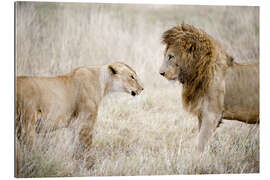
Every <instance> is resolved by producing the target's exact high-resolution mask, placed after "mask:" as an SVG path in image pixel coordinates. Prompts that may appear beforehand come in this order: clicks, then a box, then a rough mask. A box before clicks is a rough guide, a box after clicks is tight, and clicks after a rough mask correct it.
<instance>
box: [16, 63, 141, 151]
mask: <svg viewBox="0 0 270 180" xmlns="http://www.w3.org/2000/svg"><path fill="white" fill-rule="evenodd" d="M142 90H143V85H142V83H141V82H140V80H139V78H138V76H137V74H136V72H135V71H134V70H133V69H132V68H131V67H129V66H128V65H126V64H124V63H120V62H119V63H114V64H109V65H103V66H89V67H79V68H76V69H75V70H73V71H72V72H71V73H68V74H65V75H61V76H57V77H26V76H19V77H17V78H16V128H17V138H18V139H19V140H20V141H22V142H24V143H25V142H27V144H30V146H31V144H32V143H33V142H34V139H35V136H36V133H39V132H40V131H43V132H47V131H49V130H53V129H56V128H61V127H70V126H71V124H76V127H71V128H75V129H76V131H78V134H77V135H78V137H79V144H80V147H81V148H82V149H83V151H85V150H89V148H90V145H91V143H92V130H93V127H94V124H95V121H96V118H97V114H98V107H99V104H100V102H101V100H102V98H103V97H104V96H106V95H107V94H109V93H111V92H126V93H129V94H131V95H132V96H136V95H138V94H140V93H141V91H142ZM74 121H77V122H74Z"/></svg>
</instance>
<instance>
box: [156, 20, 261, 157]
mask: <svg viewBox="0 0 270 180" xmlns="http://www.w3.org/2000/svg"><path fill="white" fill-rule="evenodd" d="M162 43H163V44H165V45H166V48H165V52H164V60H163V64H162V65H161V67H160V70H159V73H160V75H162V76H164V77H165V78H166V79H168V80H171V81H178V82H179V83H180V84H182V87H183V88H182V104H183V107H184V109H185V110H186V111H188V112H190V113H191V114H193V115H195V116H197V117H198V128H199V134H198V138H197V148H198V150H199V151H200V152H203V150H204V147H205V144H206V143H207V141H208V139H209V138H210V136H211V135H212V133H213V132H214V131H215V129H216V128H217V127H219V125H220V123H221V122H222V119H228V120H239V121H242V122H245V123H251V124H255V123H258V122H259V61H254V62H249V63H242V64H240V63H237V62H235V61H234V59H233V57H232V56H230V55H229V54H228V53H226V52H225V50H224V49H223V48H222V47H221V45H220V44H219V43H218V42H216V41H215V40H214V39H213V38H212V37H211V36H210V35H208V34H207V33H205V32H204V31H202V30H199V29H197V28H195V27H193V26H191V25H188V24H181V25H179V26H176V27H173V28H171V29H169V30H167V31H166V32H164V33H163V35H162Z"/></svg>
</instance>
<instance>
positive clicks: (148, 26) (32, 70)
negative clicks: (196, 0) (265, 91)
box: [16, 2, 259, 177]
mask: <svg viewBox="0 0 270 180" xmlns="http://www.w3.org/2000/svg"><path fill="white" fill-rule="evenodd" d="M182 22H185V23H188V24H192V25H194V26H196V27H199V28H201V29H203V30H204V31H206V32H207V33H209V34H210V35H212V36H213V37H214V38H215V39H216V40H217V41H219V42H220V43H221V44H222V46H223V47H224V48H225V50H226V51H228V52H229V53H230V54H231V55H232V56H234V57H235V60H236V61H249V60H254V59H258V58H259V8H258V7H236V6H235V7H229V6H180V5H125V4H122V5H117V4H93V3H91V4H90V3H88V4H83V3H82V4H77V3H38V2H35V3H32V2H18V3H16V74H17V75H33V76H55V75H58V74H63V73H67V72H70V71H71V70H72V69H74V68H75V67H77V66H84V65H96V64H105V63H111V62H114V61H119V60H121V61H124V62H125V63H127V64H129V65H130V66H131V67H132V68H133V69H135V70H136V72H137V74H138V75H139V77H141V79H142V82H143V83H144V86H145V90H144V91H143V93H142V95H141V97H139V98H138V99H134V98H133V97H130V95H126V94H123V93H115V94H111V95H108V96H107V97H105V99H104V100H103V102H102V104H101V106H100V109H99V115H98V119H97V123H96V125H95V128H94V129H95V131H94V139H93V146H92V149H91V152H89V153H90V154H91V157H93V162H94V163H93V166H92V168H91V169H90V170H87V169H86V168H84V163H87V162H85V161H83V160H81V161H80V160H78V161H75V160H73V159H72V151H73V149H72V147H73V145H74V143H75V142H74V139H73V138H74V137H73V133H72V131H71V130H70V129H59V130H57V131H54V132H52V133H49V134H47V135H45V136H40V137H38V140H37V141H36V143H35V144H34V145H33V147H34V148H33V149H32V150H31V151H29V150H28V149H27V148H25V147H24V145H20V144H18V143H17V144H16V146H17V147H18V148H17V155H18V157H17V163H18V164H19V169H18V171H17V172H18V176H19V177H44V176H111V175H165V174H204V173H258V172H259V126H258V125H247V124H243V123H239V122H233V121H224V124H222V125H221V127H220V128H218V129H217V131H216V133H215V134H214V135H213V137H212V138H211V140H210V142H209V145H208V147H207V148H206V150H205V152H204V153H203V154H201V155H200V154H197V153H196V151H195V149H194V146H195V142H194V140H195V139H196V135H197V133H198V129H197V119H196V118H195V117H193V116H191V115H189V114H188V113H186V112H185V111H183V109H182V105H181V97H180V91H181V87H180V86H179V85H178V84H170V83H169V82H168V81H167V80H165V79H164V78H162V77H161V76H160V75H159V74H158V69H159V67H160V65H161V62H162V59H163V50H164V47H163V46H162V44H161V43H160V41H161V39H160V38H161V34H162V33H163V32H164V31H165V30H167V29H168V28H170V27H172V26H175V25H177V24H181V23H182Z"/></svg>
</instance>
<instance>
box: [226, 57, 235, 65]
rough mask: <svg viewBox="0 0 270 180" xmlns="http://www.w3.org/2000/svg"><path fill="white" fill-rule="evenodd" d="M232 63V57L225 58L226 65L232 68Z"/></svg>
mask: <svg viewBox="0 0 270 180" xmlns="http://www.w3.org/2000/svg"><path fill="white" fill-rule="evenodd" d="M233 62H234V58H233V57H232V56H228V58H227V65H228V66H232V65H233Z"/></svg>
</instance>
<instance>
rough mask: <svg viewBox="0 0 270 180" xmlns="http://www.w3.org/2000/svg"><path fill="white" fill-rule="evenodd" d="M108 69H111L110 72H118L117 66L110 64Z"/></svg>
mask: <svg viewBox="0 0 270 180" xmlns="http://www.w3.org/2000/svg"><path fill="white" fill-rule="evenodd" d="M108 69H109V72H110V73H111V74H117V71H116V69H115V67H113V66H112V65H109V66H108Z"/></svg>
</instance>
